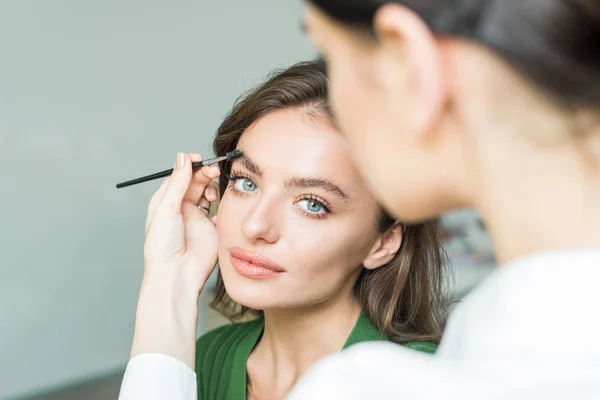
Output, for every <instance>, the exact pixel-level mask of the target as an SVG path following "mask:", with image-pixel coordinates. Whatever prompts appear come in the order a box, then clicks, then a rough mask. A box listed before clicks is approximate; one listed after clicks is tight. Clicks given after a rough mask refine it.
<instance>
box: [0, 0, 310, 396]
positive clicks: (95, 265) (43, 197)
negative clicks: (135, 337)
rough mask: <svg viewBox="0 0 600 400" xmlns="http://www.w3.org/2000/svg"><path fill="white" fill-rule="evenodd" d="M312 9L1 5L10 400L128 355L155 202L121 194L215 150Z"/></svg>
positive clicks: (3, 306)
mask: <svg viewBox="0 0 600 400" xmlns="http://www.w3.org/2000/svg"><path fill="white" fill-rule="evenodd" d="M301 7H302V5H301V2H299V1H281V0H260V1H247V0H237V1H231V0H230V1H225V0H221V1H203V2H202V1H200V0H170V1H163V0H160V1H159V0H144V1H142V0H95V1H91V0H53V1H44V0H38V1H34V0H12V1H11V0H0V184H1V189H0V190H1V192H2V196H1V197H0V250H1V253H0V257H1V258H0V369H1V371H0V398H6V397H12V396H16V395H21V394H26V393H31V392H37V391H40V390H44V389H46V388H50V387H58V386H61V385H64V384H68V383H70V382H75V381H77V380H80V379H86V378H89V377H93V376H96V375H99V374H103V373H106V372H109V371H112V370H114V369H115V368H119V367H121V366H123V365H124V364H125V363H126V362H127V359H128V352H129V345H130V341H131V336H132V330H133V318H134V313H135V303H136V297H137V290H138V288H139V281H140V277H141V272H142V257H141V254H142V244H143V223H144V213H145V207H146V204H147V201H148V199H149V198H150V196H151V194H152V192H153V191H154V190H155V189H156V187H157V184H145V185H142V186H139V187H132V188H128V189H122V190H119V191H118V190H116V189H115V188H114V185H115V183H117V182H119V181H121V180H125V179H129V178H133V177H136V176H139V175H143V174H146V173H151V172H154V171H156V170H158V169H163V168H168V167H170V166H171V165H172V163H173V162H174V153H175V152H176V151H203V152H205V151H207V150H209V148H210V147H209V145H210V141H211V137H212V135H213V133H214V131H215V128H216V127H217V125H218V124H219V122H220V120H221V118H222V117H223V115H224V113H225V112H226V111H227V110H228V109H229V107H230V106H231V105H232V103H233V101H234V99H235V98H237V97H238V96H239V95H240V94H241V93H242V92H243V91H244V90H245V89H247V88H249V87H250V86H252V85H253V84H254V83H256V82H258V81H260V80H261V79H262V78H263V76H264V75H265V74H266V73H267V72H268V71H269V70H271V69H272V68H275V67H280V66H285V65H287V64H290V63H292V62H294V61H296V60H300V59H306V58H310V57H312V56H314V53H313V51H312V49H311V48H310V46H309V44H308V42H307V40H306V39H304V38H303V37H302V35H301V33H300V29H299V25H300V19H301Z"/></svg>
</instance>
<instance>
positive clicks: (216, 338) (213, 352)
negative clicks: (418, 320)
mask: <svg viewBox="0 0 600 400" xmlns="http://www.w3.org/2000/svg"><path fill="white" fill-rule="evenodd" d="M264 327H265V324H264V319H263V318H262V317H261V318H258V319H255V320H252V321H249V322H244V323H240V324H230V325H225V326H222V327H220V328H217V329H214V330H212V331H210V332H208V333H206V334H204V335H203V336H201V337H200V339H198V342H197V344H196V374H197V376H198V400H216V399H217V400H221V399H224V400H243V399H246V388H247V382H246V363H247V361H248V357H249V356H250V353H251V352H252V350H253V349H254V347H255V346H256V344H257V343H258V341H259V339H260V337H261V336H262V332H263V329H264ZM372 340H383V341H386V340H387V338H386V337H385V335H383V334H382V333H381V332H379V331H378V330H377V328H376V327H375V326H374V325H373V324H372V323H371V321H369V319H368V318H367V317H366V316H365V315H364V314H363V313H361V314H360V316H359V317H358V320H357V321H356V324H355V325H354V328H353V329H352V332H350V336H348V339H347V340H346V343H345V344H344V347H343V348H344V349H345V348H347V347H349V346H352V345H353V344H356V343H360V342H367V341H372ZM405 346H406V347H409V348H412V349H415V350H418V351H422V352H425V353H434V352H435V350H436V348H437V345H435V344H433V343H430V342H424V341H418V342H411V343H407V344H405Z"/></svg>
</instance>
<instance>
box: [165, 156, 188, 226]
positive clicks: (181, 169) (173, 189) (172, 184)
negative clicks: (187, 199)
mask: <svg viewBox="0 0 600 400" xmlns="http://www.w3.org/2000/svg"><path fill="white" fill-rule="evenodd" d="M191 179H192V167H191V161H190V157H189V156H188V155H187V154H186V153H177V161H176V163H175V168H174V169H173V173H172V174H171V177H170V178H169V183H168V185H167V188H166V190H165V193H164V195H163V198H162V201H161V203H162V205H163V207H164V208H168V209H169V210H173V212H174V213H175V214H180V213H181V203H182V202H183V197H184V196H185V193H186V192H187V190H188V188H189V186H190V181H191Z"/></svg>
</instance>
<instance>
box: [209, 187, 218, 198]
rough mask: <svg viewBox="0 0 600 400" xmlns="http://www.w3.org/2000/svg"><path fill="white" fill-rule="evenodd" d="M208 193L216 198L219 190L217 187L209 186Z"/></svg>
mask: <svg viewBox="0 0 600 400" xmlns="http://www.w3.org/2000/svg"><path fill="white" fill-rule="evenodd" d="M208 195H209V196H210V197H211V199H216V198H217V190H216V189H215V188H209V189H208Z"/></svg>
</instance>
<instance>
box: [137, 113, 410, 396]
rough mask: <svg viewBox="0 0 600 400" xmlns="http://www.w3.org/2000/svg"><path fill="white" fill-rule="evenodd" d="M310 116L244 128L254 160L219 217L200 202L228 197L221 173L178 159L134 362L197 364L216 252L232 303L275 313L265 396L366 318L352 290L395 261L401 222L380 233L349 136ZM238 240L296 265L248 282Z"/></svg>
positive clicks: (152, 211) (270, 119) (256, 376)
mask: <svg viewBox="0 0 600 400" xmlns="http://www.w3.org/2000/svg"><path fill="white" fill-rule="evenodd" d="M307 111H308V110H307V109H289V110H281V111H277V112H273V113H271V114H268V115H266V116H264V117H263V118H261V119H260V120H258V121H257V122H256V123H254V124H253V125H252V126H251V127H250V128H249V129H248V130H247V131H246V132H244V133H243V135H242V136H241V138H240V141H239V144H238V148H241V149H243V151H244V159H243V160H242V159H237V160H236V161H235V162H234V164H233V166H232V175H238V177H237V178H235V179H233V177H232V180H231V183H230V185H229V188H228V189H227V191H226V193H225V194H224V196H223V199H222V201H221V204H220V207H219V213H218V216H217V217H218V219H217V218H213V219H209V218H208V215H207V212H206V211H204V210H203V209H202V208H199V207H198V206H199V205H200V206H203V207H207V208H208V207H209V206H210V203H211V202H212V201H215V200H217V198H218V195H217V191H216V189H217V186H216V185H215V183H214V182H213V179H214V178H216V177H218V175H219V170H218V168H217V167H214V166H213V167H204V168H202V169H199V170H196V171H194V172H192V170H191V162H193V161H198V160H200V159H202V156H201V155H199V154H191V155H187V154H183V153H179V154H178V155H177V163H176V167H175V170H174V172H173V174H172V175H171V176H170V177H169V178H168V179H166V180H165V182H164V183H163V184H162V185H161V187H160V188H159V189H158V191H157V192H156V193H155V194H154V196H153V198H152V200H151V201H150V205H149V207H148V217H147V223H146V241H145V244H144V256H145V262H144V279H143V282H142V288H141V291H140V296H139V301H138V310H137V315H136V326H135V333H134V340H133V345H132V351H131V357H135V356H136V355H139V354H143V353H163V354H167V355H170V356H173V357H176V358H178V359H180V360H182V361H184V362H185V363H187V364H188V366H190V368H192V369H193V368H194V355H195V339H196V335H197V332H196V324H197V318H198V309H197V304H198V296H199V294H200V292H201V290H202V288H203V287H204V284H205V283H206V280H207V279H208V277H209V276H210V273H211V272H212V270H213V268H214V266H215V264H216V261H217V257H218V258H219V261H220V266H221V271H222V274H223V279H224V282H225V286H226V288H227V291H228V293H229V295H230V296H231V298H232V299H234V300H235V301H237V302H239V303H240V304H243V305H245V306H248V307H252V308H255V309H261V310H264V314H265V331H264V334H263V336H262V338H261V340H260V342H259V343H258V345H257V346H256V348H255V349H254V350H253V352H252V354H251V355H250V358H249V360H248V364H247V370H248V375H249V377H250V379H251V382H252V386H253V390H254V392H255V393H256V394H257V396H259V397H260V398H261V399H262V398H267V399H270V398H282V397H283V396H284V395H285V394H286V393H287V392H288V391H289V389H290V388H291V387H292V386H293V385H294V383H295V382H296V381H297V379H298V378H299V377H300V376H301V375H302V374H303V373H304V372H305V371H306V370H307V369H308V368H309V367H310V366H311V365H312V364H313V363H314V362H316V361H317V360H318V359H320V358H322V357H323V356H325V355H327V354H331V353H334V352H336V351H339V350H340V349H341V348H342V347H343V345H344V343H345V341H346V338H347V337H348V335H349V334H350V332H351V330H352V328H353V326H354V324H355V323H356V320H357V318H358V315H359V313H360V306H359V304H358V303H357V301H356V300H355V299H354V297H353V294H352V289H353V285H354V283H355V281H356V279H357V277H358V274H359V273H360V270H361V268H363V267H364V268H368V269H375V268H379V267H381V266H383V265H385V264H387V263H388V262H389V261H391V259H392V258H393V257H394V255H395V254H396V253H397V251H398V249H399V248H400V245H401V243H402V228H401V226H400V225H395V226H393V227H392V228H391V229H390V230H388V231H386V232H385V233H383V234H380V233H379V232H378V231H377V228H376V223H375V221H376V215H377V213H378V206H377V202H376V200H375V198H374V196H373V195H372V193H371V192H370V191H369V190H368V187H367V186H366V184H365V182H364V181H363V180H362V178H361V176H360V175H359V173H358V171H357V170H356V167H355V166H354V164H353V162H352V158H351V156H350V153H349V151H348V150H347V147H346V145H345V141H344V140H343V138H342V137H341V136H340V135H339V133H338V132H337V131H336V130H335V129H334V128H333V127H332V126H331V124H330V123H329V122H327V121H326V119H324V118H322V117H321V118H319V117H318V116H315V113H314V112H311V113H308V112H307ZM312 111H314V110H312ZM282 127H284V128H285V129H282ZM273 149H277V151H273ZM248 160H252V162H253V164H255V166H257V167H258V169H260V170H261V173H257V172H258V171H256V170H255V168H252V166H249V164H250V163H249V162H248ZM240 175H243V177H242V176H240ZM294 178H303V179H312V180H314V179H320V180H326V181H327V182H329V183H331V184H333V185H334V186H335V187H336V188H337V189H338V190H339V191H342V192H343V193H344V196H341V195H339V194H338V193H336V190H331V189H330V190H326V189H325V188H323V187H322V185H314V184H313V185H309V187H306V185H303V187H298V185H290V184H289V182H294ZM286 182H287V184H286ZM311 183H314V182H311ZM248 188H250V189H251V190H248ZM311 202H312V203H311ZM321 204H322V205H325V206H327V208H328V209H329V210H330V212H329V213H327V212H326V208H325V207H321ZM217 221H218V223H217ZM332 238H334V239H332ZM231 247H238V248H243V249H244V250H247V251H252V252H256V253H259V254H261V255H262V256H264V257H267V258H269V259H270V260H271V261H273V262H275V263H277V264H279V265H280V266H281V267H283V268H284V270H285V272H283V273H281V274H279V275H277V276H276V277H273V278H270V279H264V280H255V279H250V278H248V277H245V276H243V275H241V274H239V273H238V272H236V270H235V269H234V268H233V267H232V265H231V262H230V254H229V249H230V248H231ZM306 254H310V255H311V257H310V262H308V259H307V257H306Z"/></svg>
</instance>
